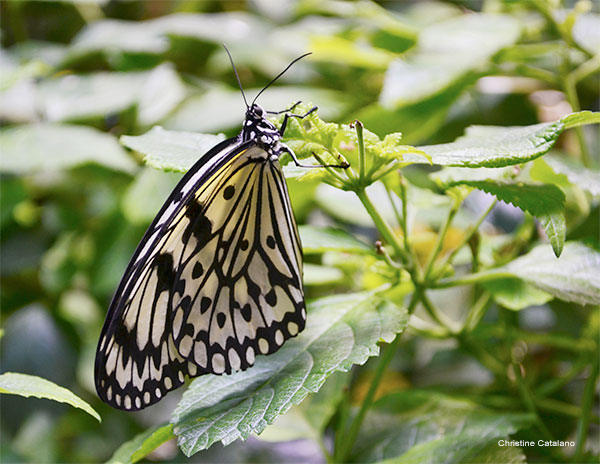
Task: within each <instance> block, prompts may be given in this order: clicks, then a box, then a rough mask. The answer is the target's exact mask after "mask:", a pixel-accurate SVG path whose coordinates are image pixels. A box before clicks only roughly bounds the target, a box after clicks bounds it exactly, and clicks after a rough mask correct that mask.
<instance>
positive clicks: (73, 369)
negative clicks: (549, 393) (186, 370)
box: [0, 0, 600, 462]
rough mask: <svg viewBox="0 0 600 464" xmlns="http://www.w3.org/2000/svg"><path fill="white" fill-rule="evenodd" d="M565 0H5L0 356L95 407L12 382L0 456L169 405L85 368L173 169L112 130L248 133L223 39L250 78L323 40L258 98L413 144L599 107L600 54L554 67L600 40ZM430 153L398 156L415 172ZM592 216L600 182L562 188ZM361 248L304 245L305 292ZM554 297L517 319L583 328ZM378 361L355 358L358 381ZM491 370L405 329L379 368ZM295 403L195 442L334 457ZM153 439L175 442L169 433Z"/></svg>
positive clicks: (242, 452)
mask: <svg viewBox="0 0 600 464" xmlns="http://www.w3.org/2000/svg"><path fill="white" fill-rule="evenodd" d="M537 3H540V2H537ZM541 3H542V4H544V2H541ZM565 3H566V4H562V5H561V4H559V3H558V2H556V3H549V4H548V5H550V6H548V7H547V8H540V7H539V5H537V6H536V2H514V1H508V0H507V1H501V0H490V1H468V0H466V1H453V2H435V1H431V2H429V1H384V2H379V3H376V2H369V1H358V2H351V1H338V0H333V1H332V0H322V1H319V0H279V1H276V0H248V1H234V0H232V1H207V0H181V1H177V0H172V1H166V0H165V1H162V0H157V1H111V0H97V1H91V0H90V1H76V0H73V1H25V0H24V1H17V0H8V1H6V0H3V1H2V2H1V4H0V5H1V10H0V25H1V40H2V51H1V53H0V72H1V75H0V121H1V123H2V125H3V129H2V132H1V134H0V144H1V145H0V148H1V150H2V155H1V159H0V173H1V176H2V177H1V180H2V182H1V191H0V193H1V214H0V225H1V231H2V235H1V243H0V252H1V283H2V295H1V300H0V303H1V310H2V323H1V324H2V328H3V336H2V339H1V341H0V343H1V348H2V351H1V355H0V356H1V358H0V360H1V370H2V372H7V371H15V372H22V373H28V374H34V375H39V376H41V377H44V378H46V379H49V380H52V381H54V382H56V383H57V384H59V385H62V386H65V387H67V388H69V389H71V390H72V391H74V392H75V393H76V394H78V395H79V396H81V397H82V398H83V399H85V400H86V401H88V402H89V403H91V404H92V406H93V407H94V408H95V409H96V410H97V411H99V413H100V414H101V416H102V418H103V421H102V423H101V424H98V423H97V422H96V421H95V420H94V419H93V418H92V417H90V416H88V415H86V414H84V413H82V412H81V411H79V410H76V409H73V408H70V407H69V406H66V405H62V404H58V403H53V402H50V401H45V400H37V399H23V398H18V397H13V396H2V398H1V401H2V417H1V423H0V427H1V429H0V430H1V438H0V440H1V441H0V446H1V449H2V460H3V461H4V462H99V461H104V460H106V459H108V458H109V457H110V456H111V455H112V454H113V452H114V450H115V449H116V448H117V447H118V446H119V445H121V444H122V443H123V442H125V441H127V440H129V439H131V438H132V437H133V436H134V435H135V434H136V433H139V432H140V431H142V430H145V429H146V428H147V427H149V426H151V425H154V424H158V423H161V422H163V421H165V420H168V418H169V414H170V412H171V411H172V410H173V408H174V406H175V405H176V403H177V401H178V398H179V396H178V395H181V391H179V392H175V393H172V394H170V395H169V396H168V397H167V398H166V399H165V400H164V401H162V402H161V403H159V404H158V405H157V406H155V407H152V408H150V409H148V410H146V411H143V412H140V413H133V414H130V413H123V412H120V411H116V410H112V409H111V408H110V407H108V406H106V405H104V404H102V403H101V402H100V401H99V400H98V398H97V397H96V394H95V390H94V387H93V359H94V353H95V348H96V343H97V338H98V335H99V332H100V328H101V324H102V322H103V319H104V316H105V313H106V310H107V306H108V303H109V301H110V298H111V296H112V292H113V291H114V289H115V288H116V286H117V284H118V282H119V280H120V278H121V276H122V273H123V271H124V269H125V267H126V265H127V262H128V260H129V258H130V256H131V255H132V253H133V250H134V249H135V246H136V245H137V243H138V241H139V239H140V238H141V236H142V234H143V232H144V230H145V228H146V227H147V225H148V224H149V223H150V221H151V220H152V218H153V216H154V214H155V213H156V212H157V210H158V208H159V207H160V205H161V204H162V202H163V201H164V199H165V198H166V197H167V195H168V194H169V192H170V190H171V189H172V188H173V186H174V185H175V183H176V182H177V180H178V179H179V178H180V174H177V173H164V172H160V171H157V170H154V169H151V168H148V167H143V166H142V164H141V157H140V155H138V154H137V153H133V152H129V151H127V150H126V149H125V148H124V147H122V146H121V145H120V144H119V136H121V135H124V134H127V135H139V134H143V133H145V132H147V131H148V130H150V129H151V128H152V127H153V126H155V125H160V126H162V127H164V128H166V129H170V130H180V131H194V132H205V133H224V134H226V135H227V136H231V135H234V134H236V133H237V132H238V131H239V128H240V124H241V122H242V119H243V114H244V104H243V100H242V98H241V95H240V93H239V90H238V88H237V84H236V82H235V77H234V74H233V72H232V69H231V65H230V63H229V61H228V59H227V55H226V54H225V51H224V49H223V47H222V44H223V43H226V44H227V46H228V47H229V48H230V50H231V53H232V55H233V58H234V60H235V63H236V66H237V69H238V72H239V75H240V79H241V81H242V83H243V85H244V87H245V89H246V93H247V95H249V96H252V95H253V94H255V93H256V92H257V91H258V90H259V89H260V88H261V87H262V86H263V85H265V84H266V83H267V82H268V81H269V80H270V79H271V78H272V77H273V76H275V75H276V74H277V73H279V72H280V71H281V70H282V69H283V68H284V67H285V66H286V65H287V64H288V63H289V62H290V61H291V60H292V59H294V58H295V57H297V56H298V55H300V54H302V53H305V52H308V51H311V52H312V53H313V55H311V56H310V57H309V58H308V59H305V60H302V61H300V62H299V63H297V64H296V65H295V66H294V67H293V68H292V70H291V71H290V72H288V73H287V74H286V75H285V76H284V77H282V78H281V79H280V80H279V81H278V83H277V85H275V86H273V87H271V88H270V89H269V90H268V91H267V92H266V93H265V94H264V95H263V96H262V97H261V101H260V102H259V103H260V104H261V105H262V106H263V107H266V108H268V109H271V110H280V109H283V108H285V107H287V106H289V104H290V103H292V102H295V101H298V100H302V101H305V102H312V103H314V104H315V105H318V106H319V116H320V117H321V118H323V119H324V120H327V121H335V122H343V123H348V122H351V121H353V120H354V119H360V120H361V121H362V122H363V123H364V124H365V126H366V127H367V128H368V129H369V130H371V131H373V132H375V133H377V134H378V135H385V134H387V133H389V132H398V131H400V132H402V133H403V141H404V143H405V144H411V145H424V144H434V143H443V142H451V141H453V140H454V139H455V138H456V137H458V136H460V135H461V134H462V133H463V132H464V129H465V128H466V127H467V126H469V125H471V124H491V125H527V124H535V123H537V122H541V121H553V120H556V119H558V118H560V117H562V116H564V115H565V114H568V113H569V112H571V111H573V110H578V109H592V110H598V93H599V92H598V88H599V87H598V73H597V72H592V73H588V74H586V75H582V76H580V79H579V81H578V82H577V87H576V90H577V95H578V98H577V99H576V100H573V98H570V97H569V95H568V89H566V88H565V86H564V85H563V82H562V81H561V78H562V77H564V75H565V73H566V72H568V71H570V70H571V69H573V68H575V67H576V66H578V65H579V64H581V63H583V62H585V61H586V60H588V59H590V57H593V56H597V55H598V53H600V32H599V31H600V19H599V18H600V16H599V15H598V11H597V10H598V4H597V3H596V4H592V3H591V2H577V3H576V2H565ZM594 9H595V10H594ZM549 14H550V15H551V16H552V15H554V16H552V18H554V17H556V18H559V19H561V21H562V20H564V18H569V16H568V15H569V14H572V21H571V29H569V37H571V39H572V41H571V43H567V42H566V41H565V35H564V34H561V31H558V30H557V29H556V27H555V24H556V21H553V20H549V19H548V15H549ZM565 57H566V58H565ZM565 63H567V64H565ZM569 63H570V65H569ZM565 66H567V67H566V68H565ZM569 66H571V68H569ZM577 106H578V107H577ZM592 127H593V126H592ZM586 129H587V128H586ZM594 130H595V128H593V129H591V130H587V132H585V133H584V137H586V140H587V141H588V150H589V153H588V154H589V156H590V159H591V163H592V164H593V163H597V162H598V160H597V158H594V156H597V153H598V135H597V133H596V132H594ZM571 132H573V131H571ZM559 151H560V152H562V153H571V154H577V153H578V152H579V145H578V140H577V137H576V134H575V133H574V132H573V133H568V134H565V136H563V137H562V139H561V140H560V144H559V146H558V147H557V149H556V152H557V153H558V152H559ZM423 169H424V168H418V169H414V170H412V171H410V172H408V173H407V176H408V177H410V178H411V181H412V182H413V183H414V184H415V185H419V181H420V179H422V178H423V173H424V172H426V171H424V170H423ZM289 185H290V195H291V198H292V202H293V204H294V209H295V212H296V216H297V219H298V222H299V223H301V224H303V223H310V224H316V225H329V224H337V225H341V226H343V227H345V228H346V229H348V230H350V231H351V232H352V233H354V234H358V235H359V236H361V237H362V238H363V239H364V240H365V241H367V243H372V242H373V241H374V240H375V239H376V234H375V229H374V228H373V227H372V224H371V221H370V218H369V217H368V216H366V213H365V214H360V213H357V211H360V206H358V207H357V206H356V205H355V203H352V202H344V201H340V198H342V197H340V194H341V192H339V191H336V190H334V189H333V188H331V187H328V186H325V185H318V184H315V183H311V182H297V181H294V180H293V179H292V180H290V182H289ZM415 192H416V193H415V194H414V198H412V199H411V202H412V204H413V205H414V206H415V209H417V210H418V216H417V218H416V219H415V237H414V240H415V246H416V247H417V248H418V250H419V249H420V250H422V253H423V254H424V256H427V250H429V249H430V248H431V246H432V244H433V243H434V241H435V233H434V232H433V231H434V230H436V228H437V227H439V222H440V221H441V219H442V218H443V216H444V215H443V214H441V213H440V212H441V211H443V210H444V208H447V206H448V204H449V199H448V198H446V197H444V196H442V195H436V194H435V193H433V192H432V191H430V190H428V189H427V188H422V189H420V188H415ZM382 194H384V193H382ZM373 195H374V198H375V201H376V198H377V192H376V191H374V192H373ZM487 201H488V200H486V199H485V198H484V195H483V194H481V195H477V194H474V195H472V196H471V197H470V198H469V202H470V203H469V205H470V206H471V207H472V208H471V211H469V210H466V211H461V214H459V216H458V217H457V225H458V226H460V225H461V224H468V223H470V222H472V221H473V218H475V217H477V212H480V211H481V210H482V208H483V206H482V205H484V204H485V203H486V202H487ZM586 208H587V210H586ZM389 214H390V215H391V214H392V212H391V211H390V212H389ZM569 217H570V218H571V220H570V219H569ZM597 217H598V209H597V203H596V204H593V203H589V202H585V201H583V200H582V199H581V198H578V197H577V195H576V193H575V194H573V195H568V218H567V222H568V224H569V226H570V228H571V229H570V230H569V234H570V235H569V237H578V236H579V237H584V236H591V237H593V236H594V233H596V235H595V236H596V237H597V236H598V235H597V232H595V231H597V230H598V225H597ZM589 218H592V219H589ZM594 218H595V219H594ZM522 220H523V217H522V214H521V213H520V212H519V211H518V210H515V209H514V208H511V207H509V206H507V205H499V206H498V207H497V208H496V209H495V210H494V213H493V215H492V216H491V218H490V221H488V222H487V227H491V228H493V229H494V230H495V231H496V233H497V234H499V235H500V236H501V235H502V234H509V233H511V232H512V231H514V230H515V228H517V227H518V225H519V224H520V223H521V221H522ZM453 233H455V235H457V236H458V235H459V232H457V231H455V232H453V231H450V233H449V237H450V238H449V240H450V242H451V241H452V237H453ZM455 240H458V238H456V237H455ZM451 245H452V243H448V244H447V246H449V247H450V246H451ZM418 250H417V251H418ZM366 260H367V258H364V257H361V258H360V259H359V258H356V259H355V260H352V259H348V258H347V257H345V258H344V259H341V258H340V257H339V256H336V255H334V254H332V255H324V256H319V257H311V256H308V257H307V261H308V264H309V269H308V270H307V275H306V284H307V294H308V296H309V297H315V296H319V295H325V294H330V293H340V292H347V291H350V290H357V289H360V288H369V287H373V286H375V285H378V284H379V283H380V282H381V281H382V279H383V278H382V276H381V275H379V274H378V273H377V272H376V270H375V271H373V270H372V269H371V266H372V265H373V263H372V262H368V261H366ZM452 292H453V293H451V294H449V295H450V296H449V297H445V296H444V295H442V296H441V297H440V298H445V299H446V300H447V301H450V303H449V304H448V305H447V306H448V309H447V310H448V311H449V312H452V311H453V307H454V306H455V307H456V308H460V307H461V306H463V305H464V301H465V299H467V298H470V296H469V295H461V294H460V292H459V293H457V292H456V291H455V290H453V291H452ZM553 304H554V306H553V307H551V306H550V305H542V306H536V307H533V308H530V309H527V310H526V311H522V312H521V313H519V317H520V318H522V320H523V324H524V327H528V328H533V329H534V330H553V328H556V327H560V328H561V330H562V331H564V332H567V333H570V334H577V333H579V330H580V329H581V327H582V325H583V324H584V323H585V313H584V312H583V311H581V308H579V307H576V306H575V305H569V304H566V303H560V302H557V303H553ZM456 308H455V309H456ZM539 355H540V356H541V358H540V359H542V358H544V356H547V355H548V353H546V352H542V353H539ZM570 361H571V360H570V358H569V357H568V356H567V357H561V356H558V358H557V359H556V362H557V363H567V364H568V363H569V362H570ZM542 362H543V360H542ZM369 369H370V367H369V364H367V366H366V367H364V368H362V370H361V371H360V372H358V373H357V374H355V384H354V387H353V395H355V396H356V397H357V398H359V397H360V395H361V394H364V392H363V393H361V388H362V389H363V390H364V388H365V387H364V382H365V381H364V380H361V379H364V378H368V375H369ZM550 375H553V374H550ZM491 382H492V379H491V374H490V373H489V372H488V371H486V370H485V369H484V368H482V367H481V366H480V365H479V364H477V363H476V362H475V361H474V360H472V359H471V358H469V357H468V356H466V355H465V354H464V353H461V352H460V351H459V350H458V349H457V348H456V345H455V344H453V341H452V340H440V341H436V340H431V339H418V337H413V338H410V337H407V341H406V343H405V344H404V346H403V347H402V353H401V354H400V355H399V356H398V362H397V363H396V364H395V365H394V374H393V375H391V376H390V378H389V379H387V380H386V385H388V386H389V388H405V387H406V386H408V385H416V386H421V387H424V386H425V387H426V386H430V385H444V386H446V387H448V386H452V387H460V386H462V385H468V386H469V388H471V387H473V386H475V387H477V386H486V385H489V384H490V383H491ZM581 388H582V384H581V382H579V383H577V381H576V379H575V380H574V383H573V384H572V388H571V389H570V390H567V391H566V392H563V394H564V395H565V398H566V400H567V401H573V402H575V403H577V402H578V400H577V398H578V395H579V394H580V392H581ZM284 422H285V421H284ZM284 422H281V423H280V425H279V431H278V430H275V431H273V428H271V429H268V430H267V433H265V434H264V436H261V437H259V438H251V439H250V440H249V441H248V442H247V443H239V442H236V443H234V444H233V445H231V446H229V447H227V448H224V447H223V446H221V445H220V444H217V445H215V446H214V447H213V448H211V450H209V451H208V452H204V453H199V454H197V455H195V456H194V457H193V458H191V460H192V461H196V462H324V458H323V457H322V454H321V451H320V449H319V445H318V444H317V443H316V442H315V441H311V440H307V439H305V440H303V441H300V442H299V441H288V440H287V439H286V435H285V434H286V433H288V434H289V435H288V437H291V438H298V437H301V436H302V434H301V433H299V432H298V431H295V432H294V430H293V429H294V425H293V424H292V425H290V424H284ZM276 426H277V424H276ZM559 427H560V426H559ZM566 427H567V425H565V428H566ZM289 429H291V432H290V430H289ZM282 431H283V432H282ZM591 438H592V437H591V436H590V439H591ZM594 446H598V438H597V437H596V442H595V445H594ZM151 458H152V459H153V460H158V461H163V460H164V461H177V460H182V459H183V457H182V455H181V454H178V450H177V448H176V445H175V443H174V442H169V443H167V444H166V445H165V446H162V447H161V448H159V449H158V450H157V451H156V452H154V454H153V455H152V456H151Z"/></svg>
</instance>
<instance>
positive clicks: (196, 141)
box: [119, 126, 225, 172]
mask: <svg viewBox="0 0 600 464" xmlns="http://www.w3.org/2000/svg"><path fill="white" fill-rule="evenodd" d="M224 139H225V136H224V135H222V134H219V135H213V134H196V133H192V132H175V131H167V130H164V129H163V128H162V127H160V126H155V127H153V128H152V130H150V131H149V132H146V133H145V134H143V135H123V136H121V138H120V139H119V140H120V142H121V143H122V144H123V145H125V146H126V147H127V148H131V149H132V150H135V151H137V152H139V153H142V154H143V155H145V156H144V162H145V163H146V164H148V165H150V166H152V167H154V168H156V169H162V170H163V171H175V172H186V171H187V170H188V169H189V168H191V167H192V166H193V165H194V164H195V163H196V161H198V160H199V159H200V158H201V157H202V155H204V154H206V152H207V151H208V150H210V149H211V148H212V147H214V146H215V145H216V144H217V143H219V142H221V141H223V140H224Z"/></svg>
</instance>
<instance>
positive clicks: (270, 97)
mask: <svg viewBox="0 0 600 464" xmlns="http://www.w3.org/2000/svg"><path fill="white" fill-rule="evenodd" d="M260 90H261V89H246V90H244V92H245V93H246V96H247V98H248V99H249V100H250V99H251V98H253V97H254V95H256V94H257V93H258V92H259V91H260ZM300 100H301V101H303V102H309V101H312V102H316V104H317V105H318V106H319V107H320V109H319V112H320V113H321V114H322V115H323V117H326V118H331V119H337V118H339V117H340V116H341V115H342V114H344V113H345V112H346V111H347V110H348V109H349V106H350V104H351V100H349V99H348V98H347V96H345V95H344V94H343V93H342V92H339V91H337V90H328V89H321V88H317V87H300V86H291V85H289V86H278V87H274V88H270V89H269V91H268V92H266V93H265V94H264V95H261V97H260V104H261V106H262V107H263V108H267V109H269V110H273V111H279V110H283V109H285V108H289V106H290V103H292V102H297V101H300ZM244 111H245V109H244V105H243V101H242V100H240V92H239V90H238V89H233V88H230V87H222V86H220V87H213V88H210V89H209V90H208V91H207V92H205V93H203V94H202V95H199V96H193V97H190V98H188V99H186V100H185V102H184V103H182V105H181V106H180V107H179V108H178V109H177V111H176V112H174V113H173V114H172V115H171V116H170V117H169V118H168V119H167V120H166V121H165V122H164V126H165V127H166V128H167V129H174V130H184V131H194V132H204V133H211V132H218V131H222V130H227V129H234V128H236V129H238V130H239V129H240V128H241V125H242V120H243V117H244Z"/></svg>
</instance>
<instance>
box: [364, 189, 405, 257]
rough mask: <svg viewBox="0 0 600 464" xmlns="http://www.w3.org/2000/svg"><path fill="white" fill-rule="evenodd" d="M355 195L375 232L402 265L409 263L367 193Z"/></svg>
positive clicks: (395, 237)
mask: <svg viewBox="0 0 600 464" xmlns="http://www.w3.org/2000/svg"><path fill="white" fill-rule="evenodd" d="M355 193H356V195H357V196H358V198H359V199H360V201H361V203H362V204H363V206H364V207H365V209H366V210H367V212H368V213H369V216H371V219H373V222H374V223H375V226H376V227H377V230H379V233H380V234H381V236H382V237H383V239H384V240H385V241H386V242H387V243H389V244H390V245H391V246H392V248H393V249H394V251H395V252H396V254H397V255H398V256H399V257H400V259H401V260H402V263H403V264H407V263H410V257H409V256H408V254H407V253H406V251H405V250H404V248H403V247H402V244H401V243H400V242H399V241H398V237H397V236H396V234H395V233H394V231H393V230H392V228H391V227H390V225H389V224H388V223H387V221H386V220H385V219H383V216H382V215H381V214H380V213H379V211H378V210H377V208H376V207H375V205H374V204H373V203H372V202H371V199H370V198H369V197H368V195H367V192H366V191H365V190H364V189H359V190H357V191H356V192H355Z"/></svg>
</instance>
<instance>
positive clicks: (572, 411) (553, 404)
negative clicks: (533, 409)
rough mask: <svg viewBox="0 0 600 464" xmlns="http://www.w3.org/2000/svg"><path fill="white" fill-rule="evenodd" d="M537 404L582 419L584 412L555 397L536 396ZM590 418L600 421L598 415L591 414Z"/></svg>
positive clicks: (550, 410) (544, 408)
mask: <svg viewBox="0 0 600 464" xmlns="http://www.w3.org/2000/svg"><path fill="white" fill-rule="evenodd" d="M535 405H536V406H537V407H538V409H542V410H544V411H549V412H554V413H557V414H561V415H563V416H568V417H575V418H577V419H580V418H581V416H582V414H583V412H582V410H581V408H579V407H577V406H575V405H572V404H570V403H565V402H563V401H558V400H555V399H553V398H535ZM590 419H591V421H592V422H594V423H595V424H597V423H598V422H600V417H598V416H596V415H591V417H590Z"/></svg>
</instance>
